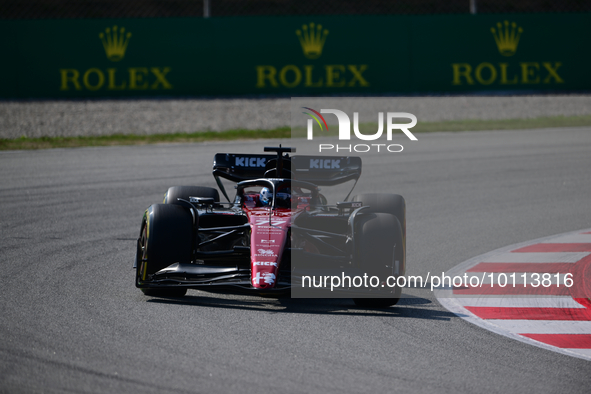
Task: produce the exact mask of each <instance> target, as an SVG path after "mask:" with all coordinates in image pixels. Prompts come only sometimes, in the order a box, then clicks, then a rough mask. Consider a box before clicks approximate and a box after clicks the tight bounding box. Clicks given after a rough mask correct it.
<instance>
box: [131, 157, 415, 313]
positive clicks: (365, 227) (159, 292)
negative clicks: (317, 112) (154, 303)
mask: <svg viewBox="0 0 591 394" xmlns="http://www.w3.org/2000/svg"><path fill="white" fill-rule="evenodd" d="M264 151H265V152H274V154H261V155H256V154H226V153H218V154H216V155H215V158H214V162H213V176H214V178H215V180H216V183H217V185H218V186H219V188H220V190H221V192H222V194H223V195H224V196H225V197H226V199H227V200H228V202H227V203H222V202H220V196H219V193H218V190H217V189H214V188H210V187H203V186H174V187H171V188H169V189H168V191H167V192H166V194H165V196H164V203H163V204H154V205H151V206H150V207H149V208H148V209H147V210H146V211H145V213H144V217H143V220H142V224H141V229H140V236H139V239H138V241H137V255H136V261H135V265H134V268H136V279H135V284H136V286H137V287H138V288H140V289H141V290H142V291H143V292H144V294H146V295H150V296H175V297H178V296H183V295H185V294H186V291H187V289H200V290H215V291H224V290H229V291H236V290H240V291H246V292H251V293H253V294H270V293H271V294H281V293H289V292H290V291H291V292H292V296H294V295H295V296H298V294H299V296H304V297H306V296H309V293H306V291H305V290H318V289H317V287H318V288H322V289H324V290H325V291H327V292H326V293H324V295H325V296H327V297H333V296H334V295H335V294H339V296H342V294H350V296H351V297H352V298H353V299H354V300H355V302H356V303H357V304H358V305H363V306H370V307H372V306H373V307H384V306H389V305H393V304H395V303H396V302H397V301H398V299H399V297H400V294H401V292H400V291H401V290H400V288H399V287H396V286H391V284H392V283H394V282H395V279H396V277H398V276H400V275H404V273H405V268H406V264H405V260H406V256H405V254H406V207H405V201H404V198H403V197H402V196H400V195H397V194H377V193H374V194H361V195H358V196H355V197H353V198H352V199H351V200H350V201H348V197H349V196H350V194H351V192H349V195H347V197H346V198H345V199H344V201H343V202H337V203H336V204H335V205H329V204H328V203H327V201H326V198H325V197H324V196H323V195H322V194H321V193H320V191H319V186H330V185H338V184H341V183H344V182H347V181H354V182H355V184H356V183H357V180H358V179H359V177H360V175H361V159H360V158H359V157H332V156H291V157H290V155H289V153H290V152H295V149H293V148H285V147H281V146H279V147H266V148H265V149H264ZM220 178H224V179H227V180H229V181H232V182H236V195H235V197H234V199H233V200H232V199H230V198H229V197H228V194H227V192H226V190H225V188H224V186H223V183H222V181H221V179H220ZM353 187H354V185H353ZM351 191H352V190H351ZM327 273H332V274H334V275H339V276H340V275H341V274H342V276H343V286H340V287H339V289H338V291H336V292H333V291H332V290H334V289H333V288H331V289H330V292H329V291H328V290H327V286H328V284H327V283H326V280H325V282H324V286H316V285H317V282H314V283H313V284H311V279H310V278H314V280H316V278H320V279H322V277H323V276H324V278H325V279H326V278H327V277H328V276H326V275H322V274H327ZM357 274H358V275H369V276H377V277H378V278H379V285H376V283H375V281H374V283H373V285H372V286H368V285H367V283H366V284H365V285H362V286H358V285H357V283H353V284H351V283H350V282H351V281H350V280H349V282H348V283H347V282H346V281H345V277H350V276H351V275H357ZM306 277H307V278H308V287H306V286H304V284H306V283H305V280H303V278H306ZM366 277H367V276H366ZM376 280H377V279H376ZM387 281H388V282H387ZM318 283H320V282H318ZM386 284H387V285H386ZM300 290H301V291H303V292H301V293H298V291H300ZM321 294H322V293H321ZM320 296H322V295H320Z"/></svg>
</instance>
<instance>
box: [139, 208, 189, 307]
mask: <svg viewBox="0 0 591 394" xmlns="http://www.w3.org/2000/svg"><path fill="white" fill-rule="evenodd" d="M192 232H193V218H192V216H191V214H190V213H189V212H187V210H186V209H184V208H182V207H181V206H179V205H173V204H154V205H152V206H150V208H148V209H147V210H146V212H145V214H144V219H143V221H142V227H141V231H140V238H139V241H138V247H137V249H138V250H137V255H136V286H137V287H140V286H141V285H142V284H144V283H147V282H149V277H150V275H152V274H154V273H156V272H158V271H160V270H161V269H163V268H166V267H168V266H169V265H171V264H174V263H190V262H191V242H192V236H193V234H192ZM141 290H142V291H143V293H144V294H146V295H150V296H163V297H182V296H184V295H185V294H186V292H187V289H185V288H180V287H179V288H162V289H160V288H142V289H141Z"/></svg>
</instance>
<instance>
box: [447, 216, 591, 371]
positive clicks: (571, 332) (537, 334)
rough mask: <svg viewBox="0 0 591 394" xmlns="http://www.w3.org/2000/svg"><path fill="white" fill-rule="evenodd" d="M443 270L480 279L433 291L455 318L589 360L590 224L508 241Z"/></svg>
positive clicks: (452, 275) (590, 344)
mask: <svg viewBox="0 0 591 394" xmlns="http://www.w3.org/2000/svg"><path fill="white" fill-rule="evenodd" d="M445 274H446V275H447V276H449V277H454V276H459V277H463V276H464V275H466V274H467V277H468V278H470V277H472V276H475V277H478V278H479V281H480V283H482V281H481V280H482V279H484V284H482V286H479V285H478V284H476V285H473V284H475V283H476V282H477V281H476V280H474V281H473V283H472V284H468V286H466V284H465V283H462V285H459V286H455V285H452V286H449V284H448V286H447V288H446V289H445V290H443V289H442V290H437V291H435V296H436V297H437V299H438V301H439V302H440V303H441V304H442V305H443V306H444V307H445V308H447V309H448V310H449V311H451V312H453V313H455V314H456V315H458V316H459V317H461V318H463V319H465V320H467V321H469V322H471V323H473V324H476V325H478V326H480V327H482V328H485V329H487V330H490V331H493V332H495V333H497V334H500V335H504V336H506V337H509V338H513V339H516V340H519V341H521V342H525V343H529V344H531V345H535V346H538V347H541V348H545V349H548V350H552V351H555V352H559V353H563V354H567V355H570V356H574V357H579V358H582V359H585V360H591V283H589V281H588V280H589V278H590V277H591V228H589V229H586V230H580V231H575V232H571V233H565V234H559V235H554V236H551V237H546V238H541V239H536V240H533V241H529V242H525V243H520V244H516V245H511V246H507V247H505V248H502V249H498V250H495V251H493V252H490V253H487V254H483V255H480V256H477V257H474V258H472V259H470V260H467V261H465V262H464V263H462V264H460V265H458V266H456V267H454V268H453V269H452V270H450V271H449V272H446V273H445ZM468 282H471V280H470V279H469V280H468ZM456 284H459V280H457V281H456ZM569 285H570V286H569Z"/></svg>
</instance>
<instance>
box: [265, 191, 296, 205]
mask: <svg viewBox="0 0 591 394" xmlns="http://www.w3.org/2000/svg"><path fill="white" fill-rule="evenodd" d="M259 200H260V201H261V204H262V205H263V206H268V205H272V203H273V192H272V191H271V190H270V189H269V188H268V187H263V188H262V189H261V192H260V195H259ZM276 205H279V206H286V207H288V206H290V205H291V190H290V188H284V189H281V191H279V192H277V203H276Z"/></svg>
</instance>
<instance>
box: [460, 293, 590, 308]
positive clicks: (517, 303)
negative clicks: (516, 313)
mask: <svg viewBox="0 0 591 394" xmlns="http://www.w3.org/2000/svg"><path fill="white" fill-rule="evenodd" d="M456 300H457V302H458V303H459V304H460V305H462V306H478V307H493V308H494V307H496V308H500V307H504V308H507V307H509V308H581V309H585V307H584V306H583V305H581V304H579V303H578V302H576V301H575V300H573V299H572V297H569V296H562V297H552V298H545V297H544V298H539V297H535V298H524V297H515V296H503V297H495V298H479V297H470V298H463V297H462V298H457V299H456Z"/></svg>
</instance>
